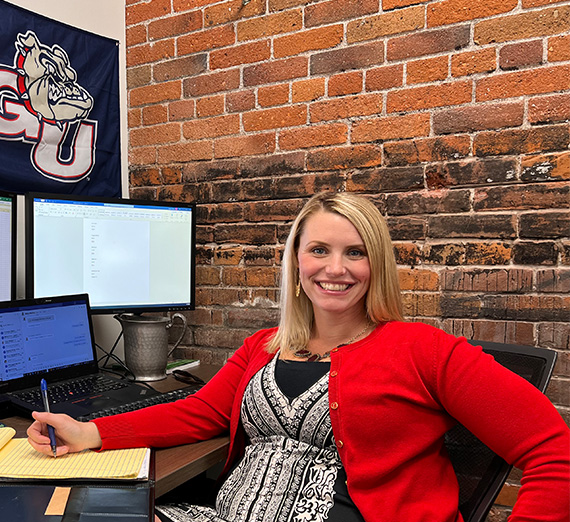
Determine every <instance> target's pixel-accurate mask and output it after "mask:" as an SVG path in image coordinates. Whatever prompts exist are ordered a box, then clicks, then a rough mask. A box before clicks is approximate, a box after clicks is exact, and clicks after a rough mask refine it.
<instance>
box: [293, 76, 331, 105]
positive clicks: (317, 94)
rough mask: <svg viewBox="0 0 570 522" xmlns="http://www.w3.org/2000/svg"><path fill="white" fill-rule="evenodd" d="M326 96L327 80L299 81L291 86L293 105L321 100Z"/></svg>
mask: <svg viewBox="0 0 570 522" xmlns="http://www.w3.org/2000/svg"><path fill="white" fill-rule="evenodd" d="M324 94H325V79H324V78H311V79H309V80H298V81H296V82H293V84H292V86H291V101H292V102H293V103H299V102H308V101H313V100H316V99H318V98H321V97H322V96H324Z"/></svg>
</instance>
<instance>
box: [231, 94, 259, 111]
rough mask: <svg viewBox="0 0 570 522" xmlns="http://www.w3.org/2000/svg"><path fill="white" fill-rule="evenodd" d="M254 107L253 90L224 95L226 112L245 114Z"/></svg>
mask: <svg viewBox="0 0 570 522" xmlns="http://www.w3.org/2000/svg"><path fill="white" fill-rule="evenodd" d="M254 107H255V92H254V91H253V89H248V90H245V91H237V92H229V93H228V94H226V110H227V111H228V112H245V111H249V110H251V109H253V108H254Z"/></svg>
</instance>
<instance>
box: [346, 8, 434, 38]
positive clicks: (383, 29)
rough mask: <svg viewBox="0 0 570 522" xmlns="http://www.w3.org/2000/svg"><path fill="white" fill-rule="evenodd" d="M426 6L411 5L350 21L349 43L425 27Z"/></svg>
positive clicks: (347, 34) (347, 31)
mask: <svg viewBox="0 0 570 522" xmlns="http://www.w3.org/2000/svg"><path fill="white" fill-rule="evenodd" d="M424 20H425V14H424V7H422V6H417V7H410V8H409V9H400V10H398V11H392V12H387V13H386V12H384V13H383V14H379V15H374V16H369V17H367V18H362V19H360V20H355V21H353V22H349V23H348V26H347V29H346V40H347V42H348V43H353V42H362V41H364V40H375V39H377V38H383V37H385V36H390V35H394V34H400V33H408V32H411V31H415V30H418V29H423V27H424V23H425V22H424Z"/></svg>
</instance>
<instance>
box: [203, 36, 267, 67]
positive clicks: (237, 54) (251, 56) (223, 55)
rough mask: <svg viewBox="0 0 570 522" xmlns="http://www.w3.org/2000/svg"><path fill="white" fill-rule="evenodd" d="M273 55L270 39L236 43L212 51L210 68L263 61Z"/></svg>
mask: <svg viewBox="0 0 570 522" xmlns="http://www.w3.org/2000/svg"><path fill="white" fill-rule="evenodd" d="M270 56H271V43H270V42H269V40H263V41H260V42H252V43H247V44H243V45H234V46H233V47H228V48H226V49H220V50H216V51H211V52H210V69H211V70H214V69H225V68H228V67H234V66H236V65H243V64H244V63H254V62H262V61H264V60H268V59H269V57H270Z"/></svg>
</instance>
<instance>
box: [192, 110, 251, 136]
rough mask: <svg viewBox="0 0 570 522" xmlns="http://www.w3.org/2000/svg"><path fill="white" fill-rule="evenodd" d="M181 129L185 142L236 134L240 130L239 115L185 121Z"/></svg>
mask: <svg viewBox="0 0 570 522" xmlns="http://www.w3.org/2000/svg"><path fill="white" fill-rule="evenodd" d="M182 128H183V134H184V138H186V139H187V140H202V139H204V138H217V137H219V136H228V135H230V134H238V133H239V130H240V125H239V115H238V114H230V115H225V116H214V117H212V118H201V119H199V120H192V121H187V122H185V123H184V124H183V127H182Z"/></svg>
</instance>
